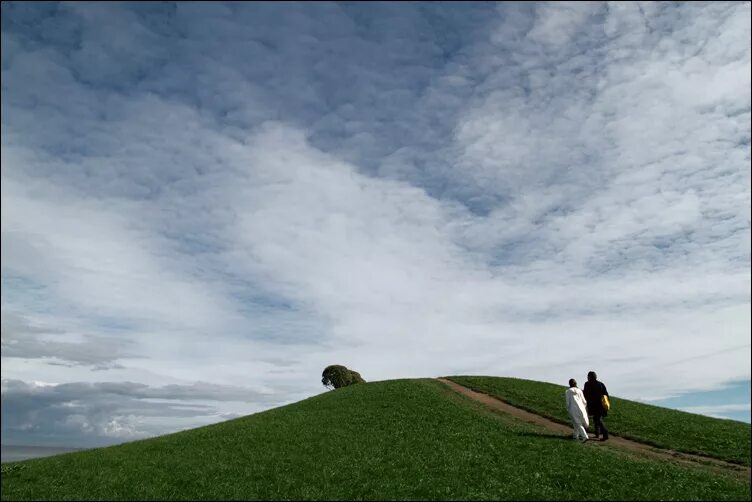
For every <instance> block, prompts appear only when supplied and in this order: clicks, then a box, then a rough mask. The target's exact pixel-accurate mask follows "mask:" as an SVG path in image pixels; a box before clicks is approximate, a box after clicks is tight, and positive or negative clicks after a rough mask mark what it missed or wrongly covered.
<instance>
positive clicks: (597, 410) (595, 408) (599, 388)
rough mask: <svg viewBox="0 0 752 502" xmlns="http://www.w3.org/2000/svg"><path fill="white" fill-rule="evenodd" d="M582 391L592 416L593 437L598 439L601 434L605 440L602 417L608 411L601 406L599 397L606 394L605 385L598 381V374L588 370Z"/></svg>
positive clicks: (606, 436)
mask: <svg viewBox="0 0 752 502" xmlns="http://www.w3.org/2000/svg"><path fill="white" fill-rule="evenodd" d="M583 393H584V394H585V401H587V410H588V414H590V415H592V416H593V423H594V424H595V438H596V439H598V437H599V436H600V435H601V434H603V439H602V441H606V440H607V439H608V429H606V425H605V424H604V423H603V417H605V416H606V415H607V414H608V412H607V411H606V410H605V409H604V408H603V404H601V398H602V397H603V396H608V390H606V386H605V385H604V384H603V382H599V381H598V375H596V374H595V371H590V372H588V375H587V382H585V388H584V389H583Z"/></svg>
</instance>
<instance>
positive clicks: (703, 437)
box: [448, 376, 752, 466]
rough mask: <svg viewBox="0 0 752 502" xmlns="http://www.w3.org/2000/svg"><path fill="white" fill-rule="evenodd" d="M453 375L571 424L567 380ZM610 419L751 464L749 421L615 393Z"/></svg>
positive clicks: (667, 443)
mask: <svg viewBox="0 0 752 502" xmlns="http://www.w3.org/2000/svg"><path fill="white" fill-rule="evenodd" d="M448 379H449V380H451V381H453V382H456V383H458V384H460V385H464V386H465V387H468V388H471V389H473V390H475V391H478V392H483V393H486V394H489V395H491V396H494V397H497V398H499V399H501V400H502V401H506V402H507V403H509V404H511V405H514V406H518V407H520V408H523V409H526V410H528V411H532V412H534V413H538V414H539V415H543V416H546V417H548V418H551V419H553V420H556V421H558V422H561V423H565V424H567V425H568V424H569V416H568V415H567V411H566V409H565V408H564V404H563V403H564V390H565V387H564V386H562V385H555V384H552V383H546V382H536V381H533V380H523V379H520V378H502V377H485V376H454V377H448ZM610 400H611V406H612V411H611V412H609V414H608V417H607V418H606V425H607V427H608V430H609V432H611V433H612V434H616V435H619V436H622V437H626V438H629V439H635V440H637V441H640V442H643V443H647V444H652V445H655V446H658V447H660V448H667V449H672V450H677V451H682V452H686V453H699V454H702V455H706V456H709V457H714V458H718V459H721V460H725V461H727V462H733V463H737V464H740V465H746V466H749V465H750V448H752V441H750V438H751V436H752V434H751V433H752V427H750V425H749V424H745V423H744V422H737V421H735V420H723V419H718V418H711V417H706V416H703V415H696V414H694V413H686V412H683V411H678V410H671V409H668V408H662V407H659V406H652V405H649V404H643V403H638V402H635V401H629V400H627V399H620V398H618V397H613V396H611V399H610Z"/></svg>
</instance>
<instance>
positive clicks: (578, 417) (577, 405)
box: [564, 387, 590, 427]
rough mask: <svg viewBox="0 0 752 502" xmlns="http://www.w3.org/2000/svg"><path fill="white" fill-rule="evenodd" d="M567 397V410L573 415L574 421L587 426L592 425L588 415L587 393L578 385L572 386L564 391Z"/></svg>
mask: <svg viewBox="0 0 752 502" xmlns="http://www.w3.org/2000/svg"><path fill="white" fill-rule="evenodd" d="M564 394H565V396H566V399H567V411H569V416H570V417H572V422H574V423H575V424H579V425H584V426H585V427H588V426H590V420H588V416H587V408H586V401H585V394H583V393H582V391H581V390H580V389H578V388H577V387H570V388H568V389H567V390H566V392H565V393H564Z"/></svg>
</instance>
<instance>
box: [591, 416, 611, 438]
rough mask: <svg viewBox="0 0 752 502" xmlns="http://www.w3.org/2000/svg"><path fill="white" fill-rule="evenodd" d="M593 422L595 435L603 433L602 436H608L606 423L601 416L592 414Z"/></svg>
mask: <svg viewBox="0 0 752 502" xmlns="http://www.w3.org/2000/svg"><path fill="white" fill-rule="evenodd" d="M593 424H594V426H595V435H596V436H598V435H600V434H603V437H604V438H608V429H606V424H604V423H603V416H601V415H593Z"/></svg>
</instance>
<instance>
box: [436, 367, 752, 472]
mask: <svg viewBox="0 0 752 502" xmlns="http://www.w3.org/2000/svg"><path fill="white" fill-rule="evenodd" d="M438 380H439V381H440V382H442V383H443V384H445V385H446V386H448V387H449V388H450V389H452V390H454V391H456V392H458V393H460V394H462V395H464V396H467V397H469V398H471V399H474V400H476V401H479V402H481V403H483V404H485V405H486V406H489V407H490V408H493V409H496V410H499V411H502V412H504V413H506V414H508V415H511V416H513V417H515V418H517V419H519V420H522V421H524V422H528V423H532V424H536V425H540V426H543V427H545V428H546V429H547V430H549V431H551V432H556V433H560V434H562V435H567V436H570V435H571V434H572V427H571V426H569V425H564V424H560V423H558V422H554V421H553V420H550V419H548V418H546V417H543V416H541V415H537V414H535V413H531V412H529V411H526V410H523V409H521V408H517V407H516V406H512V405H511V404H509V403H506V402H504V401H502V400H500V399H498V398H495V397H493V396H489V395H488V394H483V393H481V392H476V391H474V390H472V389H469V388H467V387H465V386H463V385H460V384H458V383H455V382H452V381H451V380H447V379H445V378H439V379H438ZM562 406H563V404H562ZM590 436H591V437H592V435H590ZM588 444H591V445H593V446H596V447H616V448H619V449H622V450H627V451H630V452H633V453H640V454H643V455H647V456H651V457H657V458H660V459H662V460H673V461H676V462H681V463H685V464H686V463H691V464H693V465H697V464H698V463H701V464H704V465H705V466H708V467H714V468H716V469H718V468H721V469H722V470H723V471H725V472H734V473H738V474H742V475H744V476H746V477H747V479H749V477H750V475H752V470H750V468H749V467H745V466H743V465H737V464H732V463H731V462H725V461H723V460H719V459H717V458H712V457H706V456H704V455H695V454H691V453H682V452H677V451H673V450H665V449H661V448H657V447H655V446H651V445H648V444H645V443H639V442H637V441H633V440H631V439H626V438H622V437H618V436H614V435H613V434H609V440H608V441H592V440H591V441H588Z"/></svg>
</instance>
